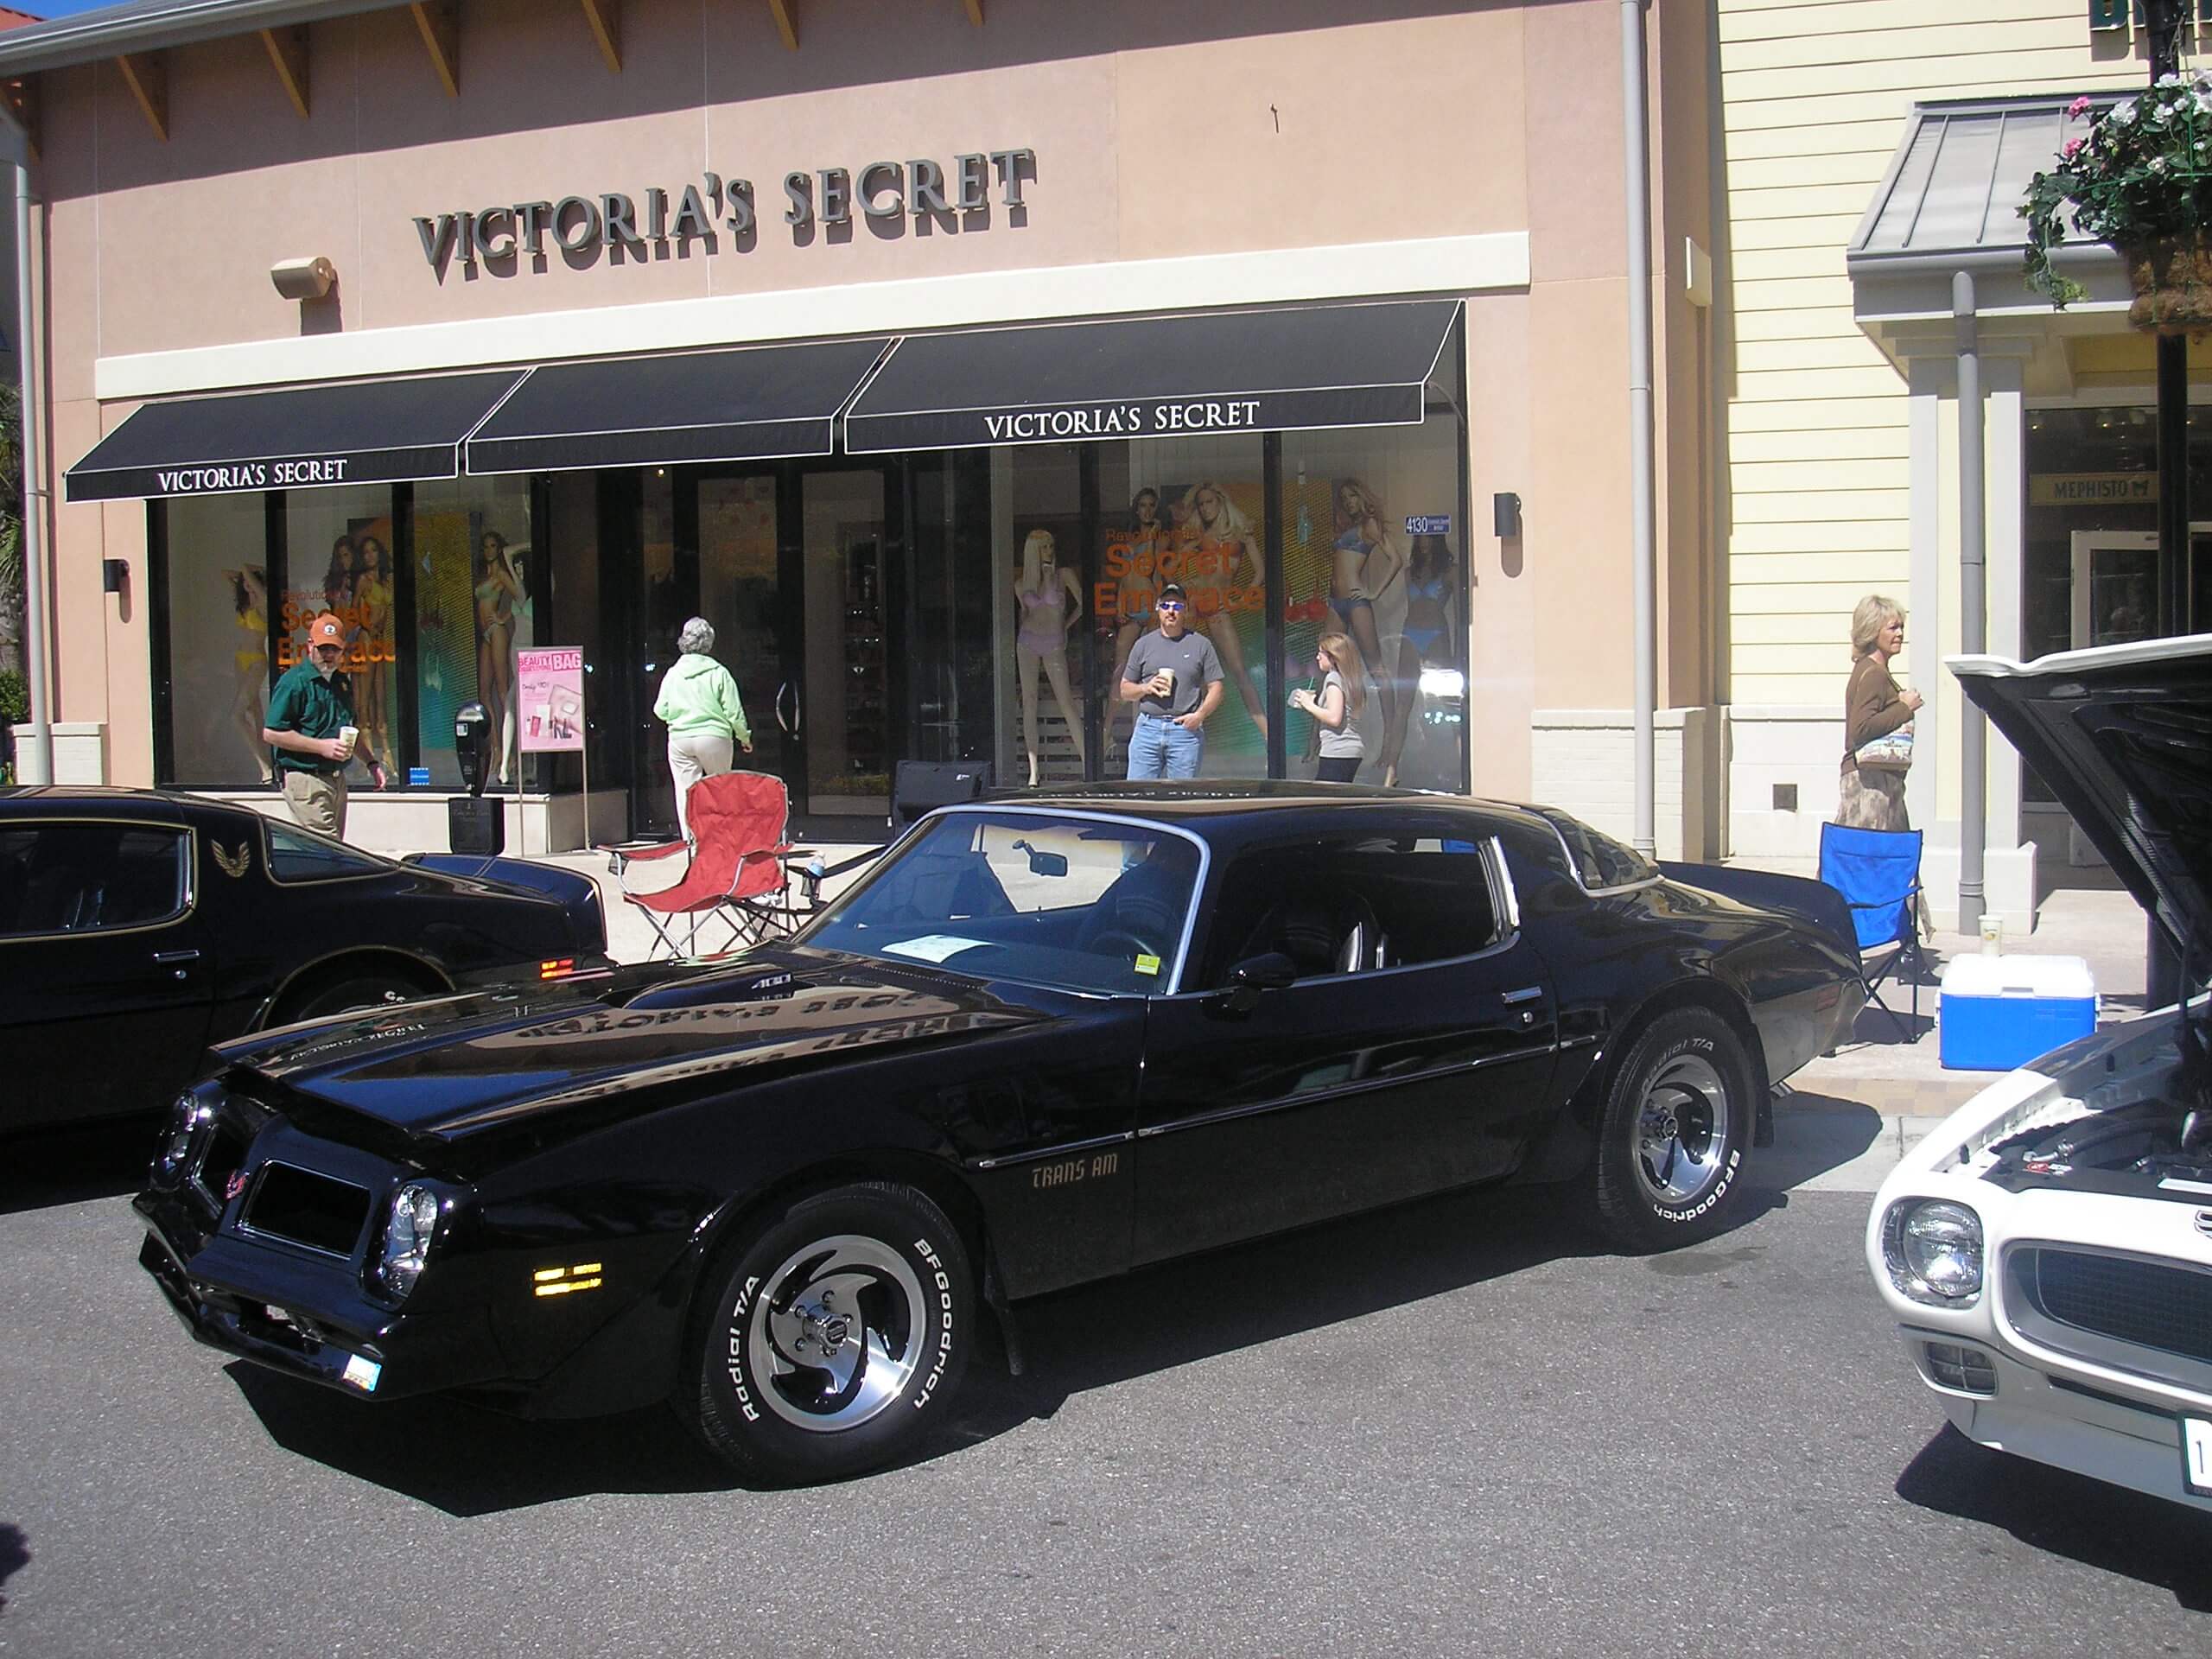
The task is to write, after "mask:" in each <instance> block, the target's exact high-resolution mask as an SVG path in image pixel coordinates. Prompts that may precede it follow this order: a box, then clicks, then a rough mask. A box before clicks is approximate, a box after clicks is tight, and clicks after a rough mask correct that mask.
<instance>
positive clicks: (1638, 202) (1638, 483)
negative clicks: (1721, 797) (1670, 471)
mask: <svg viewBox="0 0 2212 1659" xmlns="http://www.w3.org/2000/svg"><path fill="white" fill-rule="evenodd" d="M1643 74H1644V43H1643V0H1621V109H1622V179H1621V182H1622V184H1623V186H1624V189H1623V191H1622V194H1624V196H1626V197H1627V199H1628V376H1629V379H1628V416H1629V486H1630V521H1631V524H1630V528H1631V534H1632V539H1633V550H1632V552H1631V558H1632V560H1633V564H1632V567H1631V569H1632V573H1633V580H1634V592H1635V608H1636V617H1635V623H1634V630H1635V635H1636V835H1635V841H1636V849H1637V851H1638V852H1640V853H1643V855H1646V856H1647V857H1649V856H1651V855H1654V854H1656V851H1657V850H1658V842H1657V839H1656V834H1655V830H1656V826H1657V821H1658V815H1657V811H1656V807H1655V805H1654V792H1655V780H1654V777H1653V760H1654V756H1653V741H1654V739H1653V730H1652V728H1653V715H1654V712H1655V710H1656V708H1657V705H1658V702H1659V622H1658V615H1659V607H1658V601H1657V588H1658V574H1657V563H1658V553H1657V541H1658V532H1657V510H1656V505H1655V504H1654V496H1653V492H1652V486H1651V472H1652V449H1653V444H1654V438H1653V429H1652V412H1651V153H1650V137H1649V133H1648V132H1647V131H1646V130H1645V128H1646V125H1647V117H1646V115H1645V111H1644V98H1643Z"/></svg>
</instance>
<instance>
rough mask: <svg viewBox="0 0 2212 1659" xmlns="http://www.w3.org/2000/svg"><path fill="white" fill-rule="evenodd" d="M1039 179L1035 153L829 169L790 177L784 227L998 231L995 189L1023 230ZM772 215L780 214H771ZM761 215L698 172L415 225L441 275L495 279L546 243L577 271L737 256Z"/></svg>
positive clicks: (541, 258)
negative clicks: (628, 261)
mask: <svg viewBox="0 0 2212 1659" xmlns="http://www.w3.org/2000/svg"><path fill="white" fill-rule="evenodd" d="M1036 176H1037V152H1036V151H1035V150H1033V149H991V150H977V151H974V152H972V153H968V154H963V155H957V156H954V157H953V158H952V160H951V162H950V165H949V166H948V165H946V164H944V163H942V162H936V161H932V160H931V159H930V158H928V157H926V156H924V157H922V158H920V159H918V160H913V161H905V162H868V165H866V166H865V167H862V168H858V169H857V170H855V169H851V168H842V167H825V168H819V169H817V170H816V171H812V172H798V173H786V174H785V175H784V179H783V187H782V197H783V211H782V219H783V222H784V223H785V226H788V227H789V228H790V230H791V238H792V240H793V241H795V242H797V243H798V244H800V245H805V244H806V243H808V242H810V241H811V240H813V238H814V236H815V234H816V232H817V229H823V230H836V229H838V228H840V227H849V226H851V224H852V222H853V218H854V213H855V210H856V209H857V210H858V213H859V214H860V216H861V217H862V218H864V219H871V220H874V221H876V222H877V223H878V224H879V225H880V224H882V223H884V222H886V221H888V220H892V219H905V218H907V217H910V216H911V217H912V218H913V219H918V220H926V221H931V222H932V223H934V224H936V225H937V226H939V227H941V228H943V229H945V230H954V229H959V228H967V229H972V230H981V229H983V228H985V227H986V226H988V224H989V222H990V213H991V207H992V201H991V190H992V186H993V185H994V184H995V185H996V187H997V194H998V206H1000V207H1003V208H1004V209H1005V210H1006V212H1007V218H1008V220H1009V221H1010V222H1012V223H1014V224H1019V223H1020V222H1021V216H1022V215H1024V214H1025V213H1027V206H1028V204H1027V202H1025V201H1024V200H1022V194H1021V191H1022V186H1023V185H1024V184H1025V183H1026V182H1027V181H1031V180H1033V179H1034V178H1035V177H1036ZM770 211H771V212H772V211H774V208H773V206H771V208H770ZM760 217H761V210H760V200H759V196H758V194H757V192H756V191H755V190H754V188H753V181H752V180H750V179H725V178H723V177H722V176H721V175H720V174H719V173H707V174H702V175H701V176H700V178H699V180H698V181H697V182H696V183H687V184H686V185H684V186H683V188H682V189H680V190H669V189H665V188H662V187H660V186H658V185H655V186H653V187H652V188H649V189H648V190H646V191H645V195H644V197H643V199H642V200H641V199H639V197H636V196H632V195H629V194H625V193H623V192H621V191H603V192H601V193H599V194H594V195H567V196H562V197H560V198H558V199H557V200H555V199H551V198H549V199H546V200H539V201H518V202H515V203H512V204H511V205H502V206H497V207H478V208H474V209H463V210H458V211H455V212H453V213H437V214H435V215H426V216H421V217H418V218H416V220H415V230H416V234H417V235H418V236H420V237H421V238H422V239H423V258H425V259H426V260H428V261H429V264H430V267H431V269H432V270H435V271H436V272H437V273H438V274H439V276H440V277H443V276H444V275H445V273H446V270H447V269H448V267H449V266H450V265H451V264H453V263H454V261H455V260H456V259H457V260H459V261H460V262H461V264H463V265H466V266H471V267H473V266H475V265H477V264H485V265H486V266H488V267H490V268H491V269H493V270H494V271H495V272H496V271H499V270H501V269H502V268H507V269H512V268H516V267H518V266H519V265H520V264H521V262H522V261H523V260H524V259H528V260H530V261H531V262H532V264H533V266H534V268H537V269H543V265H544V263H545V260H546V257H547V254H548V251H549V246H550V248H551V249H557V250H558V251H560V253H561V254H562V255H563V257H564V258H565V259H566V260H567V261H568V262H569V263H570V264H588V263H590V262H592V261H594V260H595V259H597V258H598V257H599V256H600V254H601V252H602V251H605V250H609V249H612V250H617V251H626V252H628V253H629V254H630V255H631V256H632V257H644V255H645V251H646V250H648V249H649V248H652V247H654V246H656V245H667V244H671V243H672V244H674V245H676V246H677V248H678V249H679V250H680V249H682V248H684V247H686V246H688V245H690V244H692V243H695V242H696V243H698V244H700V245H702V246H703V247H704V248H705V250H706V251H708V252H709V253H713V252H717V251H720V247H721V238H722V237H723V236H724V235H727V236H728V238H730V240H731V242H732V244H733V245H734V246H735V247H737V248H738V249H739V250H740V251H743V250H744V249H747V248H749V247H751V246H752V245H753V242H754V240H755V239H756V238H757V237H758V235H759V226H760Z"/></svg>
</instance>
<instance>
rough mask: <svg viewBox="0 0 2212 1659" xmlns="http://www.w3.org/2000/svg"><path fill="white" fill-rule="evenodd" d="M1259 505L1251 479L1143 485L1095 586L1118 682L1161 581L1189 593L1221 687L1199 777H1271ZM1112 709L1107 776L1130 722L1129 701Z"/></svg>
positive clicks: (1112, 536) (1114, 532)
mask: <svg viewBox="0 0 2212 1659" xmlns="http://www.w3.org/2000/svg"><path fill="white" fill-rule="evenodd" d="M1263 499H1264V497H1263V493H1262V489H1261V486H1260V482H1259V480H1256V479H1253V478H1244V477H1220V478H1208V479H1197V480H1163V481H1160V482H1159V483H1145V484H1140V485H1139V486H1138V488H1137V490H1136V492H1135V494H1134V496H1133V497H1132V498H1131V500H1130V505H1129V510H1128V514H1127V515H1126V516H1125V518H1123V520H1122V523H1121V524H1117V525H1110V526H1109V528H1108V529H1107V531H1106V533H1105V546H1104V548H1103V552H1102V556H1101V563H1100V565H1099V581H1098V583H1097V586H1096V588H1095V590H1094V595H1093V596H1094V599H1095V601H1096V606H1097V614H1098V626H1099V631H1100V632H1102V633H1103V632H1107V631H1108V630H1109V628H1110V629H1111V631H1112V632H1113V635H1114V674H1113V678H1114V679H1115V680H1119V679H1120V677H1121V675H1122V670H1123V669H1124V668H1125V667H1126V666H1127V665H1128V659H1129V652H1130V649H1131V648H1132V647H1133V646H1134V645H1135V644H1136V642H1137V639H1138V637H1139V635H1141V633H1143V632H1145V631H1146V630H1147V629H1148V628H1150V627H1152V626H1154V610H1153V607H1154V603H1155V602H1156V601H1158V599H1159V596H1160V585H1161V584H1162V583H1163V582H1180V583H1182V584H1183V587H1184V589H1185V591H1186V592H1187V593H1188V594H1190V596H1191V608H1192V611H1193V612H1194V613H1195V615H1194V617H1193V618H1192V626H1194V627H1195V628H1196V629H1197V630H1198V631H1199V632H1203V633H1205V635H1206V636H1207V637H1208V638H1209V639H1211V640H1212V641H1213V646H1214V650H1215V651H1216V652H1217V653H1218V654H1219V656H1220V658H1221V670H1222V678H1223V680H1224V687H1225V689H1224V696H1223V699H1222V703H1221V706H1220V708H1218V709H1216V710H1215V711H1214V715H1213V718H1212V719H1211V720H1210V721H1207V722H1206V758H1205V771H1206V772H1207V773H1208V774H1210V775H1214V776H1226V777H1245V776H1252V777H1257V776H1261V775H1263V774H1264V773H1265V772H1266V771H1267V766H1268V739H1267V731H1266V727H1265V721H1267V720H1268V718H1269V716H1270V715H1271V714H1272V713H1273V712H1274V711H1273V710H1272V709H1271V708H1270V703H1269V698H1268V693H1267V690H1266V680H1267V669H1268V644H1267V639H1268V632H1267V588H1266V582H1265V576H1264V574H1263V570H1262V564H1261V552H1260V545H1261V540H1262V537H1263V536H1264V535H1265V533H1266V521H1265V517H1264V514H1263V512H1262V501H1263ZM1114 712H1115V721H1114V725H1113V729H1112V732H1111V737H1110V743H1111V747H1112V750H1113V753H1112V754H1110V755H1109V761H1108V765H1109V772H1108V773H1107V775H1109V776H1112V775H1115V774H1114V772H1113V771H1112V770H1111V769H1112V768H1113V767H1115V766H1119V765H1120V764H1121V760H1120V757H1121V756H1122V754H1124V753H1126V745H1127V743H1128V728H1129V724H1130V721H1131V718H1132V716H1131V715H1130V713H1129V705H1128V704H1126V703H1121V702H1116V707H1115V711H1114ZM1299 718H1300V720H1301V721H1302V720H1303V719H1304V716H1303V715H1300V716H1299Z"/></svg>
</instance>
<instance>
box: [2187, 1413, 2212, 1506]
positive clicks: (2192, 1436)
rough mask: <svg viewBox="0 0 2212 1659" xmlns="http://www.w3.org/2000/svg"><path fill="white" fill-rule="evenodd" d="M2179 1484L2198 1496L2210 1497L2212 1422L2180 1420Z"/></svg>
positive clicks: (2211, 1484)
mask: <svg viewBox="0 0 2212 1659" xmlns="http://www.w3.org/2000/svg"><path fill="white" fill-rule="evenodd" d="M2181 1484H2182V1485H2183V1488H2184V1489H2186V1490H2187V1491H2190V1492H2191V1493H2193V1494H2195V1495H2196V1497H2212V1422H2208V1421H2206V1420H2205V1419H2203V1418H2202V1417H2184V1418H2183V1419H2182V1420H2181Z"/></svg>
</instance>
